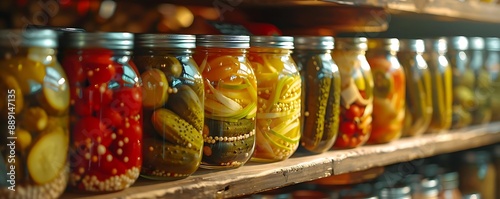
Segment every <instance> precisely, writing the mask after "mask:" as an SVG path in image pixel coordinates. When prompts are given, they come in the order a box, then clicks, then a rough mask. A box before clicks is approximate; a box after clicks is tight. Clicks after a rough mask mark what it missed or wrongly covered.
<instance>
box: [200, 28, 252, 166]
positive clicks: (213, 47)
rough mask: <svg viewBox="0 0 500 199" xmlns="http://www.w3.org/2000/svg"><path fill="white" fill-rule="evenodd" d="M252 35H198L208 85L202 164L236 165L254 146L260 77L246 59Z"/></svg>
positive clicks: (240, 162)
mask: <svg viewBox="0 0 500 199" xmlns="http://www.w3.org/2000/svg"><path fill="white" fill-rule="evenodd" d="M249 41H250V38H249V37H248V36H238V35H199V36H197V38H196V44H197V48H196V51H195V54H194V55H193V57H194V59H195V61H196V63H197V64H198V66H199V71H202V77H203V79H204V86H205V102H204V110H205V122H204V123H205V125H204V127H203V142H204V146H203V157H202V162H201V165H200V166H201V167H203V168H208V169H222V168H235V167H240V166H241V165H243V164H245V163H246V162H247V161H248V160H249V159H250V158H251V157H252V153H253V151H254V147H255V128H256V120H255V117H256V115H257V101H258V98H257V79H256V77H255V73H254V71H253V70H252V67H251V65H250V62H249V61H248V59H247V49H248V48H249V46H250V45H249Z"/></svg>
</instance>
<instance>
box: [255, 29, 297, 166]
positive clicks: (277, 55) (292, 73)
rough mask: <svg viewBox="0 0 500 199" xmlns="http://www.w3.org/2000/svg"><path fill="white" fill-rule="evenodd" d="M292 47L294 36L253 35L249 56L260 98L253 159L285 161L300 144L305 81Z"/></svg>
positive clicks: (258, 160)
mask: <svg viewBox="0 0 500 199" xmlns="http://www.w3.org/2000/svg"><path fill="white" fill-rule="evenodd" d="M291 49H293V37H285V36H252V37H250V50H249V52H248V59H249V60H250V62H251V64H252V68H253V71H254V72H255V76H256V77H257V98H258V103H257V116H256V117H257V122H256V123H257V128H256V135H255V136H256V143H255V151H254V152H253V156H252V161H257V162H274V161H281V160H285V159H287V158H288V157H290V156H291V155H292V154H293V153H294V152H295V150H297V147H298V146H299V140H300V130H301V125H300V122H301V121H302V119H301V114H300V108H301V90H302V88H301V86H302V80H301V79H300V73H299V71H298V69H297V65H296V64H295V62H294V61H293V59H292V57H291V56H290V54H291V52H292V51H291Z"/></svg>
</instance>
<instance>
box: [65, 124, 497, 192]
mask: <svg viewBox="0 0 500 199" xmlns="http://www.w3.org/2000/svg"><path fill="white" fill-rule="evenodd" d="M499 142H500V122H497V123H491V124H488V125H481V126H474V127H470V128H465V129H461V130H452V131H449V132H447V133H444V134H437V135H424V136H421V137H416V138H403V139H400V140H397V141H394V142H391V143H389V144H381V145H370V146H363V147H359V148H356V149H349V150H336V151H328V152H326V153H322V154H308V153H305V152H301V153H296V154H295V155H294V156H292V157H291V158H290V159H288V160H285V161H282V162H275V163H267V164H260V163H248V164H246V165H244V166H243V167H240V168H237V169H231V170H203V169H200V170H199V171H197V172H196V173H195V174H194V175H192V176H190V177H188V178H186V179H182V180H178V181H171V182H161V181H151V180H145V179H139V180H138V181H137V182H136V183H135V184H134V185H133V186H132V187H130V188H129V189H126V190H124V191H121V192H116V193H109V194H102V195H81V194H75V193H65V194H64V195H63V197H62V198H89V199H101V198H102V199H109V198H228V197H235V196H240V195H247V194H251V193H256V192H260V191H265V190H270V189H275V188H278V187H283V186H287V185H292V184H296V183H300V182H306V181H311V180H314V179H319V178H324V177H328V176H331V175H336V174H342V173H348V172H353V171H360V170H364V169H368V168H373V167H377V166H384V165H389V164H394V163H398V162H405V161H410V160H414V159H418V158H425V157H430V156H434V155H439V154H445V153H450V152H455V151H461V150H465V149H471V148H476V147H480V146H485V145H490V144H494V143H499Z"/></svg>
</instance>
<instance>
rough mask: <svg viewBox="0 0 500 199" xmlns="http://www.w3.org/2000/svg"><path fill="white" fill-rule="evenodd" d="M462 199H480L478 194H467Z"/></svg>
mask: <svg viewBox="0 0 500 199" xmlns="http://www.w3.org/2000/svg"><path fill="white" fill-rule="evenodd" d="M462 199H481V194H479V193H468V194H464V195H463V196H462Z"/></svg>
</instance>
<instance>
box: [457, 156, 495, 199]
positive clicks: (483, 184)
mask: <svg viewBox="0 0 500 199" xmlns="http://www.w3.org/2000/svg"><path fill="white" fill-rule="evenodd" d="M462 157H463V159H462V160H463V161H462V164H461V165H460V167H459V177H460V181H459V182H460V185H459V188H460V191H461V192H462V193H479V194H481V197H483V198H497V197H496V188H497V186H496V172H497V171H496V169H495V166H494V165H493V163H492V160H491V155H490V154H489V153H488V152H487V151H468V152H466V153H464V154H463V155H462Z"/></svg>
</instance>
